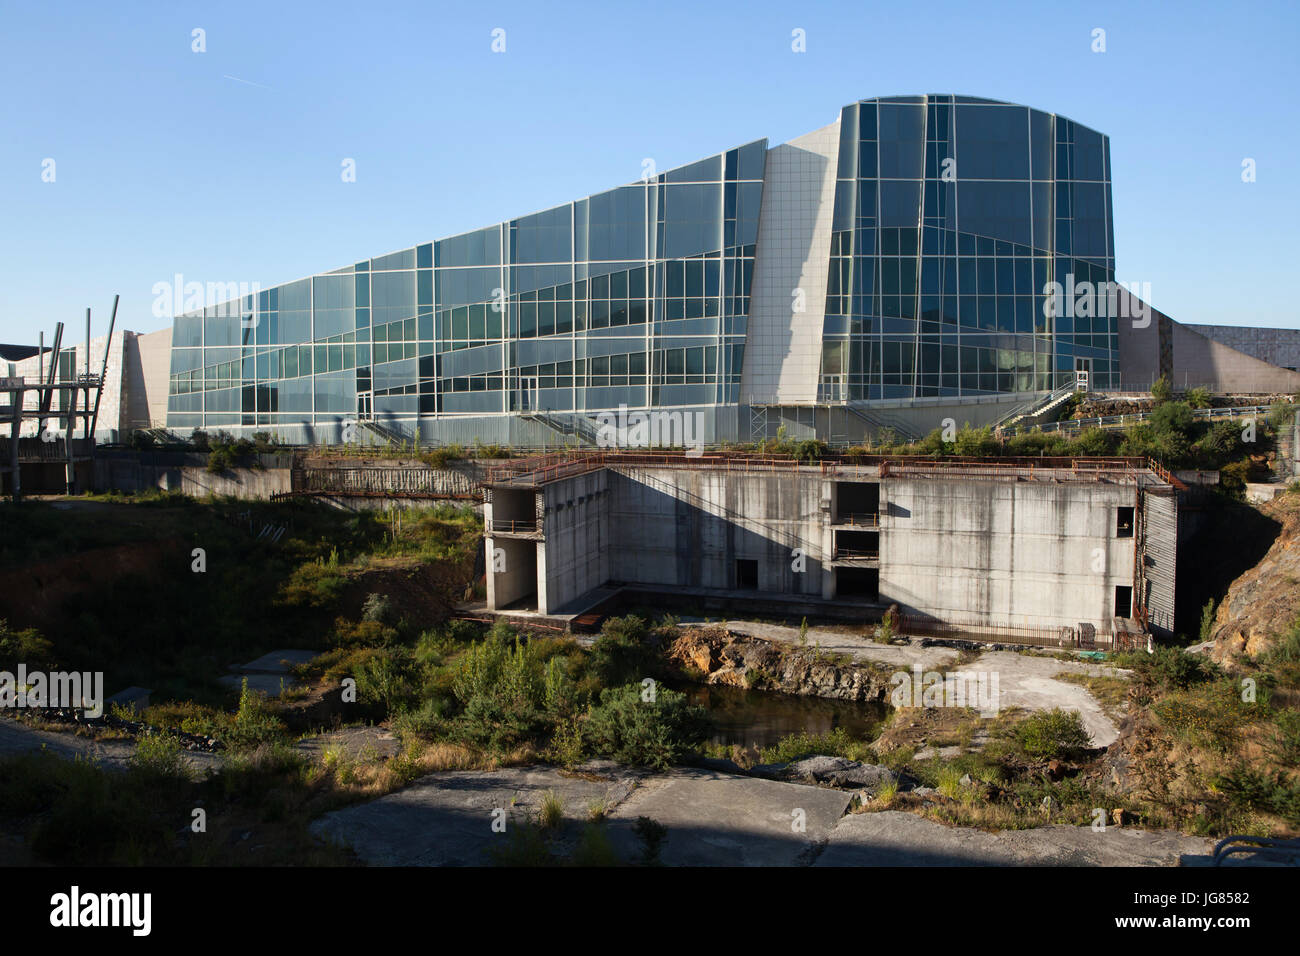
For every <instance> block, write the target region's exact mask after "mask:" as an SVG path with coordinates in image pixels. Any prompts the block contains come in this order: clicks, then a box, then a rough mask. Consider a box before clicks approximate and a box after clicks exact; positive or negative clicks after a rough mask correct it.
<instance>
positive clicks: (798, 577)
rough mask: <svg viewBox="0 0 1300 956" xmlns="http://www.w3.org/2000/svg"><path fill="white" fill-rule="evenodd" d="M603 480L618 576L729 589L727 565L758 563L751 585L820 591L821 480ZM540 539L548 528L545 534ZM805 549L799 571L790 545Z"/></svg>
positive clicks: (669, 473) (674, 471)
mask: <svg viewBox="0 0 1300 956" xmlns="http://www.w3.org/2000/svg"><path fill="white" fill-rule="evenodd" d="M611 474H612V478H611V484H610V489H611V492H612V494H611V504H610V511H611V515H612V517H611V521H613V522H614V523H615V527H614V529H613V532H614V533H613V538H614V540H613V542H612V544H613V549H612V550H613V553H612V559H611V565H612V567H611V576H612V577H613V578H614V579H615V580H619V581H635V582H638V583H642V584H658V585H680V586H684V587H703V588H723V589H734V588H736V587H737V585H738V582H737V570H736V562H737V561H738V560H753V561H756V562H758V590H759V591H761V592H767V593H777V594H809V595H818V596H820V595H821V593H822V574H821V571H822V565H821V560H820V558H821V540H822V511H821V491H822V478H821V476H820V475H819V474H818V473H817V472H816V471H815V470H812V469H810V470H809V471H808V472H807V473H799V474H794V473H791V474H788V475H787V474H772V475H763V474H759V475H735V474H727V473H725V472H715V471H708V470H691V469H684V468H618V469H616V471H615V472H612V473H611ZM548 539H549V534H548ZM795 548H804V549H805V551H809V550H810V551H812V552H813V553H812V554H810V555H809V556H808V558H807V561H806V563H805V565H804V570H803V571H802V572H799V571H795V570H794V569H793V567H792V566H793V565H794V554H793V552H794V549H795Z"/></svg>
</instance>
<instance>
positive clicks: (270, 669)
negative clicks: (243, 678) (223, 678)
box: [239, 650, 320, 674]
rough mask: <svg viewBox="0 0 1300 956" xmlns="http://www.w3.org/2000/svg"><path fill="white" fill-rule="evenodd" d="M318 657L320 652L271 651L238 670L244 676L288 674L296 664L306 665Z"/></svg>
mask: <svg viewBox="0 0 1300 956" xmlns="http://www.w3.org/2000/svg"><path fill="white" fill-rule="evenodd" d="M319 655H320V651H296V650H281V651H271V652H270V653H269V654H263V655H262V656H261V657H259V658H258V659H257V660H255V661H249V662H248V663H247V664H245V665H244V666H243V667H241V668H239V670H241V671H242V672H244V673H245V674H288V673H289V672H290V671H291V670H292V669H293V668H294V667H296V666H297V665H298V664H306V663H307V662H308V661H310V660H312V659H313V658H315V657H317V656H319Z"/></svg>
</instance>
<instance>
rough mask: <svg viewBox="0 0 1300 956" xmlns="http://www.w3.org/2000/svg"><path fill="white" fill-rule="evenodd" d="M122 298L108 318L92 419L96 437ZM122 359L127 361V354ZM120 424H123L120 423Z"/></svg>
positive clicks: (123, 346) (92, 430)
mask: <svg viewBox="0 0 1300 956" xmlns="http://www.w3.org/2000/svg"><path fill="white" fill-rule="evenodd" d="M120 298H121V296H120V295H115V296H113V314H112V315H110V316H109V318H108V341H107V342H106V343H105V345H104V364H103V366H102V367H101V368H100V370H99V391H97V392H96V393H95V413H94V415H93V417H92V418H91V425H90V434H91V435H94V433H95V430H96V429H97V428H98V427H99V400H100V399H101V398H103V396H104V379H105V377H107V375H108V350H109V349H110V348H111V347H112V345H113V326H114V324H115V323H116V322H117V300H118V299H120ZM122 351H123V352H124V353H125V351H126V342H125V340H124V341H123V342H122ZM122 357H123V359H125V358H126V356H125V354H124V355H123V356H122ZM122 373H123V375H125V374H126V369H125V368H123V370H122ZM119 424H121V423H120V422H119Z"/></svg>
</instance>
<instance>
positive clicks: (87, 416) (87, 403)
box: [68, 306, 90, 437]
mask: <svg viewBox="0 0 1300 956" xmlns="http://www.w3.org/2000/svg"><path fill="white" fill-rule="evenodd" d="M72 365H73V369H72V371H73V374H74V375H75V374H76V371H77V369H76V365H77V363H76V361H75V360H74V361H73V363H72ZM82 381H83V382H85V383H86V400H85V401H84V402H82V407H83V408H85V411H84V412H82V414H83V415H84V416H85V427H86V430H87V437H89V429H90V307H89V306H87V307H86V372H85V377H84V378H83V379H82ZM74 391H75V389H74ZM73 424H74V422H72V421H71V420H69V421H68V427H69V428H71V427H72V425H73Z"/></svg>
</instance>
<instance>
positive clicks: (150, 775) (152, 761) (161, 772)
mask: <svg viewBox="0 0 1300 956" xmlns="http://www.w3.org/2000/svg"><path fill="white" fill-rule="evenodd" d="M129 766H130V769H131V771H132V772H133V773H135V774H136V775H137V776H139V778H140V779H141V781H142V782H143V783H144V784H145V785H146V786H148V787H161V786H167V785H169V784H175V783H180V782H185V781H188V780H189V779H190V765H189V763H188V762H187V761H186V760H185V753H184V751H183V750H182V749H181V744H180V741H179V740H177V739H176V738H175V737H173V736H172V735H171V734H145V735H144V736H142V737H140V738H139V740H137V741H136V745H135V753H134V754H132V755H131V759H130V761H129Z"/></svg>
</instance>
